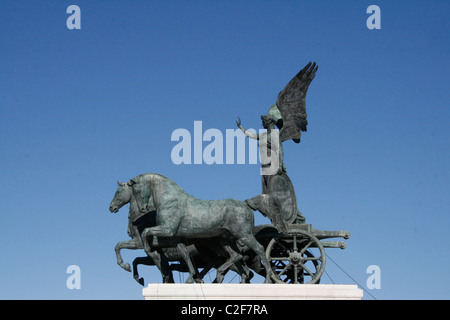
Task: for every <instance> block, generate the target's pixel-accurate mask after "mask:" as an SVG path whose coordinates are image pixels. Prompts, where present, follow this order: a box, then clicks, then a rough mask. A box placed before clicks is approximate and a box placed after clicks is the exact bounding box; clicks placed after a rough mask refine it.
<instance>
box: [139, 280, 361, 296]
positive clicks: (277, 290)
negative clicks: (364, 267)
mask: <svg viewBox="0 0 450 320" xmlns="http://www.w3.org/2000/svg"><path fill="white" fill-rule="evenodd" d="M142 294H143V296H144V298H145V299H146V300H361V299H362V297H363V291H362V290H361V289H359V288H358V286H356V285H342V284H285V285H284V284H262V283H261V284H259V283H258V284H234V283H229V284H214V283H204V284H199V283H196V284H182V283H174V284H169V283H168V284H162V283H155V284H149V285H148V286H147V287H145V288H144V289H143V290H142Z"/></svg>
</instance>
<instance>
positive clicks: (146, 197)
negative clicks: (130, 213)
mask: <svg viewBox="0 0 450 320" xmlns="http://www.w3.org/2000/svg"><path fill="white" fill-rule="evenodd" d="M127 185H128V186H129V187H131V189H132V193H133V196H134V198H135V199H136V205H137V207H138V209H139V211H140V212H142V213H145V212H149V211H151V210H152V207H153V202H151V201H150V200H151V196H152V193H151V190H150V188H149V186H148V185H147V184H146V183H144V181H142V180H141V179H140V177H139V176H138V177H135V178H133V179H131V180H130V181H128V182H127Z"/></svg>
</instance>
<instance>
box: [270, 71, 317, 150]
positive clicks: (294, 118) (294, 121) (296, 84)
mask: <svg viewBox="0 0 450 320" xmlns="http://www.w3.org/2000/svg"><path fill="white" fill-rule="evenodd" d="M318 68H319V66H318V65H316V63H315V62H314V63H312V62H309V63H308V64H307V65H306V66H305V67H304V68H303V69H302V70H300V72H299V73H297V75H296V76H295V77H294V78H292V80H291V81H289V83H288V84H287V85H286V87H285V88H284V89H283V90H282V91H281V92H280V93H279V94H278V99H277V103H276V106H277V107H278V109H279V111H280V113H281V117H282V119H283V125H282V126H283V127H282V128H281V130H280V141H281V142H283V141H286V140H289V139H293V140H294V141H295V142H296V143H299V142H300V137H301V131H306V127H307V125H308V121H307V120H306V117H307V114H306V101H305V98H306V92H307V91H308V87H309V85H310V84H311V81H312V80H313V79H314V77H315V75H316V71H317V69H318Z"/></svg>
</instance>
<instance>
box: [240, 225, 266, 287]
mask: <svg viewBox="0 0 450 320" xmlns="http://www.w3.org/2000/svg"><path fill="white" fill-rule="evenodd" d="M240 240H241V241H242V242H244V243H245V244H246V245H247V246H248V247H249V248H250V249H251V250H253V251H254V252H255V253H256V254H257V255H258V256H259V258H260V259H261V261H262V264H263V265H264V268H265V270H266V279H265V282H264V283H271V282H272V281H271V275H272V269H271V268H270V264H269V261H268V260H267V257H266V254H265V252H264V247H263V246H262V245H261V244H260V243H259V242H258V241H257V240H256V238H255V236H254V235H253V234H248V235H247V236H246V237H243V238H241V239H240Z"/></svg>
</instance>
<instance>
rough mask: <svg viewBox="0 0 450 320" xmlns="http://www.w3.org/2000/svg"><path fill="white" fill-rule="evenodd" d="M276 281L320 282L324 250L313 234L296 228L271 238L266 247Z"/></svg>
mask: <svg viewBox="0 0 450 320" xmlns="http://www.w3.org/2000/svg"><path fill="white" fill-rule="evenodd" d="M266 256H267V259H268V260H269V261H270V265H271V267H272V271H273V274H272V280H273V281H274V282H276V283H296V284H298V283H300V284H302V283H305V284H306V283H319V281H320V277H321V276H322V274H323V272H324V270H325V250H324V248H323V246H322V244H321V243H320V241H319V239H317V238H316V237H315V236H314V235H312V234H310V233H309V232H306V231H303V230H297V231H295V232H292V233H291V234H289V236H288V237H281V238H273V239H272V240H271V241H270V242H269V245H268V246H267V250H266Z"/></svg>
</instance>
